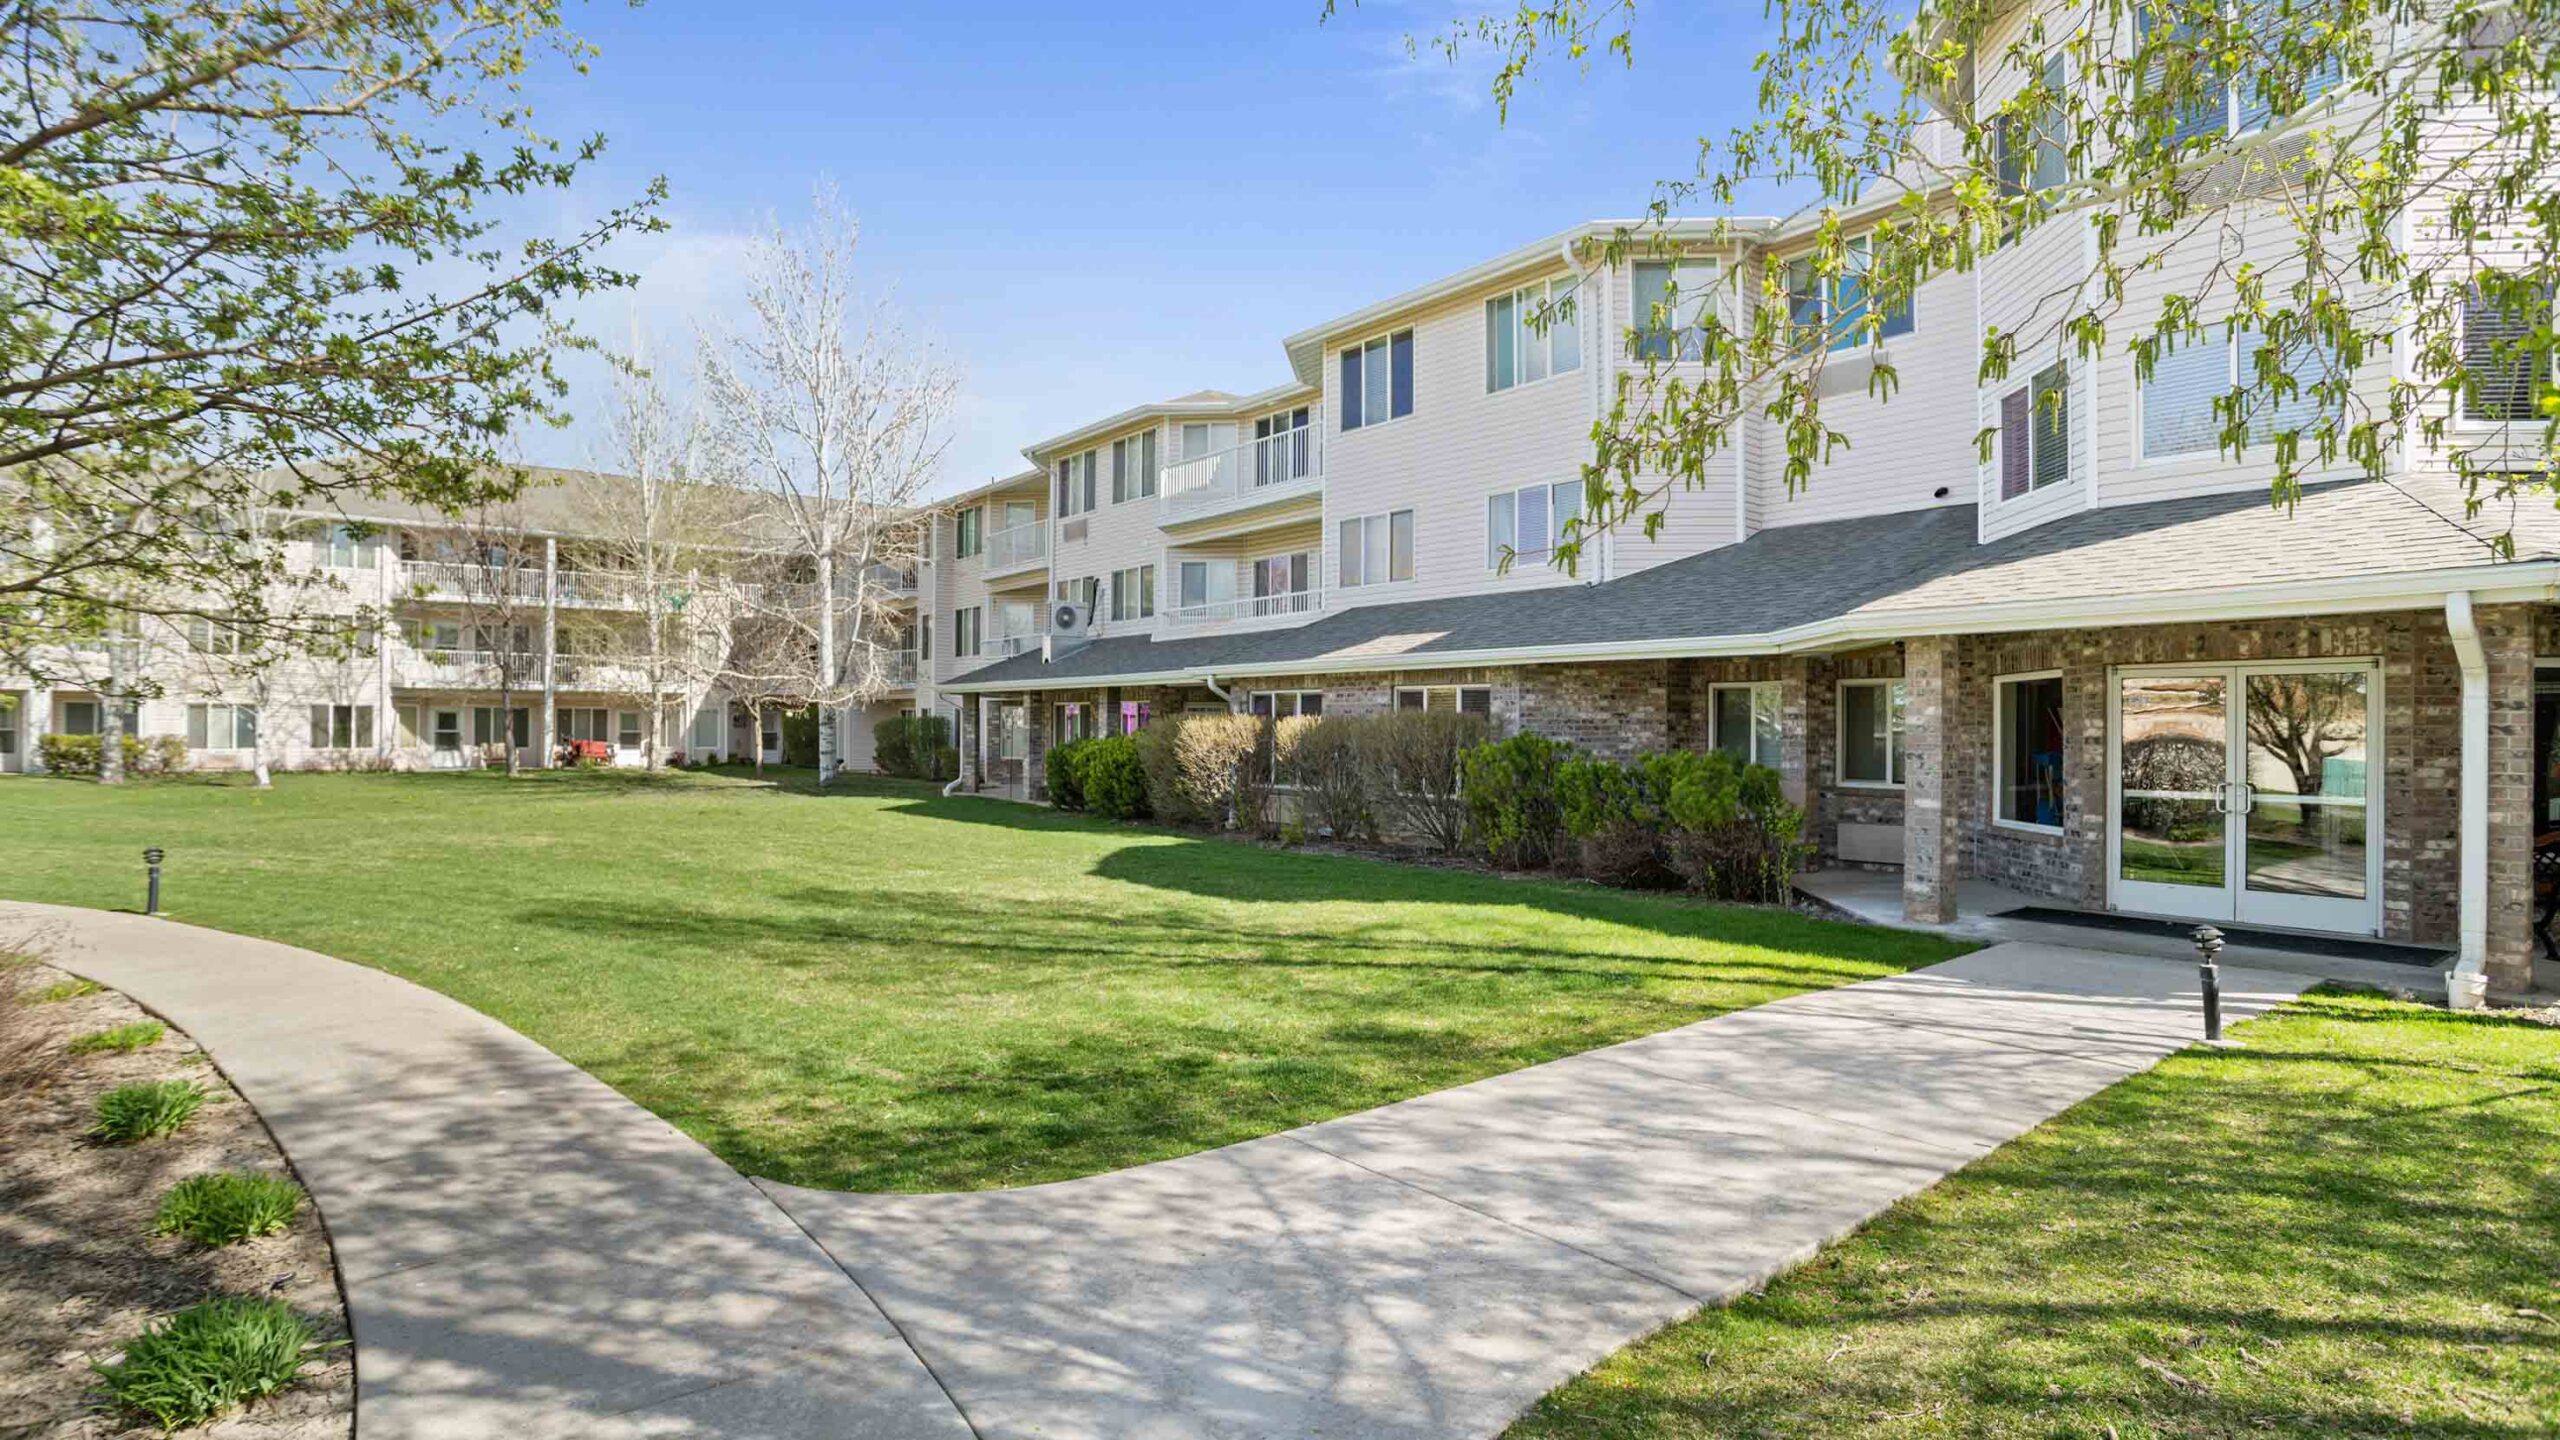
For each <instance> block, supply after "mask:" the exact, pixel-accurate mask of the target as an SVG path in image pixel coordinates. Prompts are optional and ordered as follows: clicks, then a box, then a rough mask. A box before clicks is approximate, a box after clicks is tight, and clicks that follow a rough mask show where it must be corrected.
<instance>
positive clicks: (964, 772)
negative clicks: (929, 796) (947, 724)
mask: <svg viewBox="0 0 2560 1440" xmlns="http://www.w3.org/2000/svg"><path fill="white" fill-rule="evenodd" d="M942 703H944V704H946V705H948V706H950V707H951V738H952V740H953V741H955V742H956V741H958V740H960V739H961V738H962V737H961V734H960V721H961V717H962V716H964V715H966V714H967V713H968V712H967V710H966V709H964V708H963V707H962V705H961V703H960V697H959V696H957V695H946V696H944V697H942ZM951 748H952V750H953V751H954V752H955V753H958V754H962V755H966V754H967V753H968V752H967V751H965V750H962V749H961V748H960V746H959V745H958V744H956V743H955V744H954V745H953V746H952V747H951ZM951 768H952V770H953V771H954V772H956V773H954V774H953V775H952V777H951V783H950V784H948V785H945V786H943V787H942V798H943V799H945V800H948V799H950V798H951V797H952V796H953V795H954V794H955V793H957V792H958V791H959V789H960V784H961V782H962V781H964V780H967V779H968V778H969V762H968V761H966V760H963V761H961V762H960V763H959V764H957V765H954V766H952V767H951Z"/></svg>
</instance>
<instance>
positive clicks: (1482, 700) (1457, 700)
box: [1396, 685, 1493, 715]
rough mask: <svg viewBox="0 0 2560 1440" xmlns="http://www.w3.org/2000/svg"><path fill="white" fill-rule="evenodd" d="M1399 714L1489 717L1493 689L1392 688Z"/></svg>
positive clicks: (1435, 686)
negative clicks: (1436, 712)
mask: <svg viewBox="0 0 2560 1440" xmlns="http://www.w3.org/2000/svg"><path fill="white" fill-rule="evenodd" d="M1396 708H1397V709H1399V710H1453V711H1456V712H1457V713H1458V714H1461V715H1491V714H1492V713H1493V687H1491V686H1489V685H1399V686H1397V687H1396Z"/></svg>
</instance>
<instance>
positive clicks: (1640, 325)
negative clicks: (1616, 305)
mask: <svg viewBox="0 0 2560 1440" xmlns="http://www.w3.org/2000/svg"><path fill="white" fill-rule="evenodd" d="M1718 269H1719V267H1718V266H1717V264H1716V262H1715V261H1713V260H1690V261H1685V262H1682V261H1672V260H1639V261H1637V262H1636V263H1635V267H1634V272H1635V273H1634V278H1635V296H1634V301H1633V307H1632V315H1631V317H1630V318H1631V321H1632V325H1633V328H1634V330H1635V356H1636V358H1637V359H1638V360H1660V361H1664V362H1666V363H1667V362H1675V361H1678V362H1687V361H1699V360H1704V359H1706V358H1707V322H1706V316H1707V306H1708V304H1709V303H1710V301H1711V300H1712V298H1713V297H1714V295H1715V291H1716V276H1717V273H1718Z"/></svg>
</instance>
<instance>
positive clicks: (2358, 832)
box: [2107, 661, 2382, 935]
mask: <svg viewBox="0 0 2560 1440" xmlns="http://www.w3.org/2000/svg"><path fill="white" fill-rule="evenodd" d="M2377 678H2378V677H2377V673H2376V671H2375V669H2374V667H2373V666H2372V665H2371V664H2369V663H2341V662H2336V661H2321V662H2306V663H2295V664H2266V665H2225V666H2184V667H2179V668H2176V669H2166V668H2163V669H2143V670H2122V671H2118V672H2117V673H2116V675H2115V677H2114V697H2113V705H2114V714H2113V715H2112V716H2111V717H2110V718H2111V723H2110V726H2109V731H2108V740H2109V750H2110V760H2111V771H2112V781H2111V785H2110V789H2111V791H2112V793H2111V795H2110V796H2109V808H2110V815H2111V818H2112V821H2113V823H2112V824H2111V825H2110V826H2109V834H2108V843H2107V862H2108V873H2109V877H2110V879H2109V900H2110V903H2112V904H2113V905H2114V906H2115V908H2117V909H2119V910H2130V911H2137V912H2143V913H2150V914H2160V915H2176V916H2182V917H2189V918H2193V919H2199V920H2236V921H2241V922H2245V923H2252V924H2262V925H2277V926H2283V927H2287V928H2291V929H2302V930H2332V931H2340V932H2344V933H2348V934H2359V935H2370V934H2373V933H2376V931H2377V929H2378V927H2379V922H2380V917H2381V910H2380V905H2379V896H2380V891H2381V838H2382V831H2381V823H2380V822H2381V817H2380V816H2379V815H2378V814H2377V813H2376V808H2377V807H2376V797H2375V796H2374V795H2373V793H2372V792H2371V791H2370V790H2369V789H2368V786H2367V773H2368V769H2369V767H2370V765H2371V764H2372V763H2373V762H2375V761H2377V760H2379V759H2380V757H2381V754H2382V744H2381V734H2380V728H2379V720H2380V708H2379V704H2378V700H2377V696H2376V688H2377V686H2376V681H2377Z"/></svg>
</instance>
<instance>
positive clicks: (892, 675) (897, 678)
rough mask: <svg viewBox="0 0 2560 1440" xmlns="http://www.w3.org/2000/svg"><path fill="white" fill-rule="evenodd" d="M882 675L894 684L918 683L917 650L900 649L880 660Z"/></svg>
mask: <svg viewBox="0 0 2560 1440" xmlns="http://www.w3.org/2000/svg"><path fill="white" fill-rule="evenodd" d="M880 676H881V678H882V679H884V680H886V681H888V682H889V684H891V685H893V686H908V685H913V684H914V683H916V652H914V651H913V650H900V651H897V652H896V653H894V654H892V655H890V656H888V657H887V658H885V659H883V660H882V661H881V662H880Z"/></svg>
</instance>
